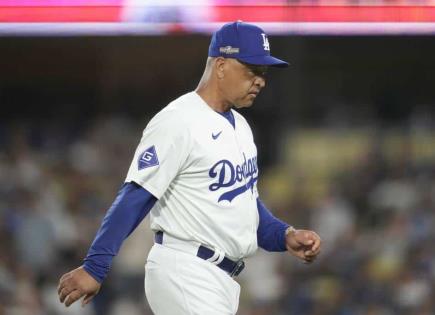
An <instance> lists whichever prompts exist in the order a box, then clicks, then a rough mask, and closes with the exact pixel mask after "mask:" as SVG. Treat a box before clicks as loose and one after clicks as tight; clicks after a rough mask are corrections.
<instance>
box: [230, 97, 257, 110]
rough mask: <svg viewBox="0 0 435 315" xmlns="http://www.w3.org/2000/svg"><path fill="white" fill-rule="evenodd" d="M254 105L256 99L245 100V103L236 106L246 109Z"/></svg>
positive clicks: (235, 105)
mask: <svg viewBox="0 0 435 315" xmlns="http://www.w3.org/2000/svg"><path fill="white" fill-rule="evenodd" d="M252 105H254V99H252V100H249V99H248V100H243V102H239V103H237V104H234V107H235V108H244V107H251V106H252Z"/></svg>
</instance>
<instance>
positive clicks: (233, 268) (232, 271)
mask: <svg viewBox="0 0 435 315" xmlns="http://www.w3.org/2000/svg"><path fill="white" fill-rule="evenodd" d="M154 241H155V242H156V243H157V244H163V232H162V231H158V232H156V234H155V235H154ZM214 254H215V252H214V251H213V250H211V249H210V248H207V247H205V246H202V245H201V246H199V248H198V253H197V254H196V256H198V257H199V258H202V259H204V260H207V259H209V258H210V257H213V255H214ZM216 266H218V267H219V268H221V269H222V270H224V271H226V272H227V273H228V274H229V275H230V276H231V277H235V276H238V275H239V274H240V273H241V272H242V270H243V268H245V262H244V261H243V260H239V261H232V260H231V259H229V258H227V257H224V259H223V260H222V261H221V262H220V263H219V264H217V265H216Z"/></svg>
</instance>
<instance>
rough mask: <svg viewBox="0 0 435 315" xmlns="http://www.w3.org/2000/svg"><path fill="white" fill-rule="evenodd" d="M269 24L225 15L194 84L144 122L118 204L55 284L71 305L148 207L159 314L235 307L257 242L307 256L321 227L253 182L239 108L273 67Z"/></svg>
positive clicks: (148, 276) (98, 279)
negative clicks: (284, 210)
mask: <svg viewBox="0 0 435 315" xmlns="http://www.w3.org/2000/svg"><path fill="white" fill-rule="evenodd" d="M287 66H288V64H287V63H286V62H285V61H282V60H280V59H277V58H275V57H272V56H271V55H270V45H269V41H268V38H267V35H266V34H265V32H264V31H263V30H262V29H261V28H259V27H257V26H255V25H251V24H247V23H243V22H234V23H229V24H225V25H224V26H223V27H222V28H221V29H219V30H218V31H217V32H215V33H214V35H213V37H212V39H211V43H210V47H209V52H208V59H207V63H206V67H205V71H204V74H203V76H202V78H201V80H200V82H199V84H198V87H197V88H196V90H195V91H192V92H189V93H187V94H184V95H182V96H180V97H179V98H177V99H176V100H174V101H172V102H171V103H170V104H169V105H167V106H166V107H165V108H164V109H163V110H161V111H160V112H159V113H158V114H157V115H155V116H154V117H153V118H152V119H151V121H150V122H149V123H148V125H147V126H146V128H145V130H144V132H143V136H142V139H141V141H140V143H139V145H138V147H137V149H136V153H135V155H134V158H133V161H132V163H131V166H130V169H129V171H128V174H127V177H126V179H125V183H124V185H123V186H122V187H121V189H120V191H119V193H118V195H117V196H116V199H115V201H114V202H113V204H112V206H111V207H110V209H109V210H108V212H107V213H106V216H105V217H104V220H103V222H102V225H101V227H100V229H99V230H98V232H97V235H96V237H95V239H94V241H93V243H92V245H91V247H90V249H89V251H88V254H87V256H86V258H85V260H84V263H83V265H82V266H80V267H79V268H77V269H75V270H72V271H70V272H68V273H66V274H64V275H63V276H62V277H61V279H60V281H59V286H58V293H59V298H60V301H61V302H62V303H65V305H66V306H69V305H71V304H72V303H74V302H75V301H77V300H78V299H80V298H82V297H83V300H82V304H83V305H85V304H87V303H89V301H90V300H91V299H92V298H93V297H94V296H95V295H96V294H97V293H98V291H99V289H100V286H101V283H102V282H103V281H104V279H105V277H106V275H107V273H108V272H109V269H110V266H111V262H112V259H113V257H114V256H116V255H117V253H118V251H119V249H120V247H121V244H122V242H123V241H124V239H126V238H127V237H128V236H129V235H130V234H131V233H132V232H133V231H134V229H135V228H136V227H137V226H138V224H139V223H140V222H141V221H142V219H143V218H144V217H145V216H146V215H147V214H148V213H150V216H151V229H152V230H153V231H154V232H155V244H154V246H153V247H152V249H151V251H150V253H149V255H148V259H147V262H146V266H145V293H146V296H147V300H148V302H149V304H150V306H151V309H152V311H153V312H154V313H155V314H156V315H184V314H185V315H188V314H189V315H194V314H198V315H199V314H200V315H204V314H207V315H230V314H235V313H236V312H237V308H238V305H239V294H240V286H239V284H238V283H237V282H236V281H235V280H234V277H236V276H237V275H238V274H239V273H240V272H242V270H243V268H244V262H243V259H244V258H245V257H248V256H250V255H253V254H254V253H255V251H256V250H257V248H258V246H259V247H261V248H263V249H265V250H267V251H271V252H284V251H288V252H290V253H291V254H293V255H295V256H296V257H298V258H300V259H301V260H303V261H304V262H307V263H309V262H312V261H313V260H314V259H315V258H316V256H317V255H318V254H319V252H320V244H321V240H320V237H319V236H318V235H317V234H316V233H315V232H313V231H308V230H298V229H294V228H293V227H291V226H290V225H289V224H287V223H285V222H282V221H281V220H279V219H277V218H275V217H274V216H273V215H272V214H271V212H270V211H269V210H268V209H267V208H266V206H265V205H264V204H263V203H262V201H261V200H260V197H259V195H258V191H257V180H258V176H259V170H258V167H257V148H256V146H255V144H254V140H253V136H252V131H251V129H250V127H249V125H248V123H247V121H246V120H245V119H244V118H243V117H242V116H241V115H240V114H239V113H238V112H237V111H235V110H234V109H233V108H243V107H250V106H252V104H253V102H254V100H255V98H256V97H257V95H258V93H260V91H261V90H262V89H263V88H264V86H265V84H266V79H265V74H266V71H267V69H268V67H282V68H284V67H287Z"/></svg>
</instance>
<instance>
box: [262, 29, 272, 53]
mask: <svg viewBox="0 0 435 315" xmlns="http://www.w3.org/2000/svg"><path fill="white" fill-rule="evenodd" d="M261 36H262V37H263V47H264V50H268V51H270V46H269V40H268V39H267V36H266V34H264V33H261Z"/></svg>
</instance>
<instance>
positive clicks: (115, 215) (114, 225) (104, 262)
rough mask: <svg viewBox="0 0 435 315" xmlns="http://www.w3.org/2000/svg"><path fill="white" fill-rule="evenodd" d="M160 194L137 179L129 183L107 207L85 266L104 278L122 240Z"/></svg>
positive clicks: (91, 273) (99, 277)
mask: <svg viewBox="0 0 435 315" xmlns="http://www.w3.org/2000/svg"><path fill="white" fill-rule="evenodd" d="M156 201H157V198H156V197H154V196H153V195H152V194H151V193H149V192H148V191H147V190H145V189H144V188H143V187H142V186H139V185H138V184H136V183H135V182H130V183H125V184H124V185H123V186H122V187H121V189H120V190H119V192H118V195H117V196H116V199H115V201H114V202H113V204H112V206H111V207H110V208H109V210H108V211H107V213H106V215H105V217H104V219H103V222H102V223H101V226H100V229H99V230H98V232H97V235H96V236H95V239H94V241H93V243H92V245H91V247H90V248H89V251H88V254H87V255H86V258H85V259H84V263H83V267H84V269H85V270H86V271H87V272H88V273H89V274H90V275H91V276H92V277H93V278H95V280H97V281H98V282H99V283H101V282H103V280H104V279H105V278H106V276H107V273H108V272H109V269H110V266H111V264H112V259H113V257H114V256H116V255H117V254H118V252H119V249H120V247H121V245H122V242H123V241H124V240H125V239H126V238H127V237H128V236H129V235H130V234H131V233H132V232H133V231H134V229H135V228H136V227H137V226H138V225H139V223H140V222H142V220H143V218H145V216H146V215H147V214H148V213H149V212H150V210H151V208H152V207H153V206H154V204H155V203H156Z"/></svg>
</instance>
